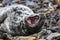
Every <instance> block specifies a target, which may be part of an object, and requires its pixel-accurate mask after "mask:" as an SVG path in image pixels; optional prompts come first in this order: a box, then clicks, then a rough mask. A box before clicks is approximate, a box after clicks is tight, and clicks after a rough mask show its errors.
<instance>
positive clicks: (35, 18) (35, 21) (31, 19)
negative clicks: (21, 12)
mask: <svg viewBox="0 0 60 40" xmlns="http://www.w3.org/2000/svg"><path fill="white" fill-rule="evenodd" d="M26 21H27V23H28V25H29V26H30V27H35V26H36V25H37V24H38V22H39V16H37V15H36V16H33V17H28V18H27V20H26Z"/></svg>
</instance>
